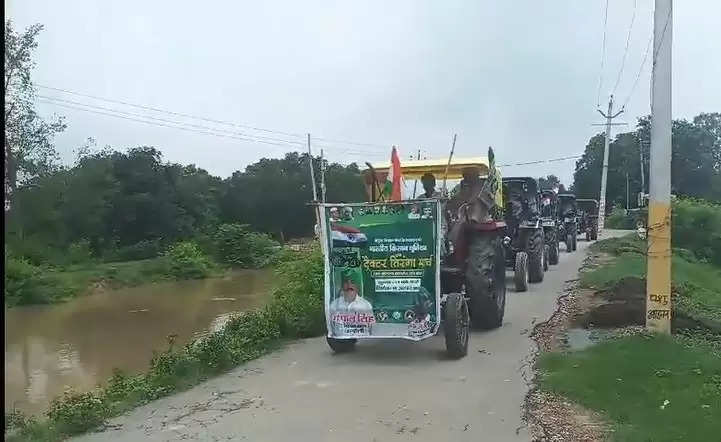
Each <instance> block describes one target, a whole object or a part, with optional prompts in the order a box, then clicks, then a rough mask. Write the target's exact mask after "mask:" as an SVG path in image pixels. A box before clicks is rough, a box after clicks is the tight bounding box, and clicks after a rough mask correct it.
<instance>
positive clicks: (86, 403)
mask: <svg viewBox="0 0 721 442" xmlns="http://www.w3.org/2000/svg"><path fill="white" fill-rule="evenodd" d="M47 414H48V418H49V420H50V422H51V423H52V424H53V425H54V426H55V427H56V428H57V429H58V431H60V432H61V433H63V434H65V435H73V434H79V433H83V432H85V431H87V430H90V429H93V428H97V427H99V426H100V425H102V424H103V423H104V422H105V420H106V419H107V418H108V416H109V414H110V409H109V408H108V406H107V404H106V403H105V402H104V401H103V398H102V397H101V396H100V395H98V394H97V393H96V392H86V393H78V392H72V391H70V392H66V393H65V394H64V395H63V396H62V397H61V398H56V399H54V400H53V401H52V402H51V403H50V410H49V411H48V413H47Z"/></svg>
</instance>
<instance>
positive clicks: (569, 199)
mask: <svg viewBox="0 0 721 442" xmlns="http://www.w3.org/2000/svg"><path fill="white" fill-rule="evenodd" d="M558 216H559V221H560V225H559V237H560V238H561V239H563V240H564V241H565V243H566V252H569V253H570V252H573V251H575V250H576V237H577V235H578V218H577V217H578V206H577V203H576V195H574V194H572V193H559V194H558Z"/></svg>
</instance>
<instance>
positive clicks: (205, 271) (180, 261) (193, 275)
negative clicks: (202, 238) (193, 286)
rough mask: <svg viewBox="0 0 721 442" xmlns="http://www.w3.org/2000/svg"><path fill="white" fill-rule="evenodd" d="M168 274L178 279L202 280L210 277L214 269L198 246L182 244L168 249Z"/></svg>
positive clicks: (187, 243)
mask: <svg viewBox="0 0 721 442" xmlns="http://www.w3.org/2000/svg"><path fill="white" fill-rule="evenodd" d="M166 258H167V260H168V272H169V274H170V275H172V276H174V277H175V278H178V279H200V278H204V277H206V276H208V275H209V274H210V272H211V269H212V263H211V261H210V259H209V258H208V257H207V256H206V255H205V254H204V253H203V251H202V250H200V248H199V247H198V245H197V244H195V243H194V242H191V241H185V242H180V243H177V244H175V245H173V246H172V247H170V249H168V252H167V253H166Z"/></svg>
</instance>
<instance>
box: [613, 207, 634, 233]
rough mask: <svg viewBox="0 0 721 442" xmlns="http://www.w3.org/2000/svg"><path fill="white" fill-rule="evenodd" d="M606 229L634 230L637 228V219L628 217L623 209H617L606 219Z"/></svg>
mask: <svg viewBox="0 0 721 442" xmlns="http://www.w3.org/2000/svg"><path fill="white" fill-rule="evenodd" d="M606 227H607V228H609V229H619V230H632V229H635V228H636V220H635V217H633V216H631V215H627V214H626V213H625V212H624V210H623V209H621V208H615V209H613V210H612V211H611V214H610V215H609V216H608V217H607V218H606Z"/></svg>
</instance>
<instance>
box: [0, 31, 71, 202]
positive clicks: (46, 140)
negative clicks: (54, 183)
mask: <svg viewBox="0 0 721 442" xmlns="http://www.w3.org/2000/svg"><path fill="white" fill-rule="evenodd" d="M42 28H43V27H42V25H39V24H36V25H33V26H30V27H29V28H28V29H27V30H26V31H25V32H24V33H22V34H17V33H16V32H15V31H14V29H13V27H12V22H10V21H9V20H8V21H6V22H5V198H6V209H10V210H12V202H13V195H14V194H15V191H16V190H17V188H18V184H19V183H20V184H23V183H24V182H26V181H27V180H28V179H31V178H33V177H36V176H39V175H43V174H47V173H48V172H50V171H52V170H53V166H54V164H55V162H56V159H57V153H56V152H55V148H54V146H53V137H54V136H55V134H57V133H58V132H61V131H63V130H64V129H65V123H64V122H63V119H62V118H60V117H54V118H53V120H51V121H44V120H43V119H42V118H40V116H39V115H38V114H37V112H36V111H35V104H34V99H35V91H34V88H33V84H32V80H31V72H32V69H33V67H34V65H35V63H34V62H33V59H32V55H33V52H34V50H35V48H37V36H38V34H39V33H40V31H41V30H42Z"/></svg>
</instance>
